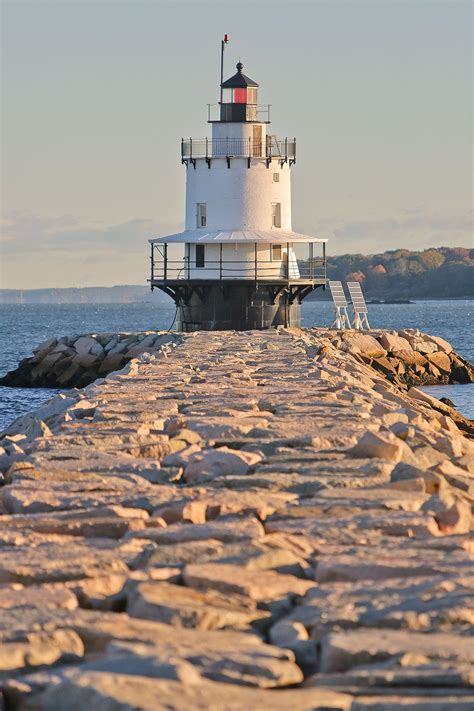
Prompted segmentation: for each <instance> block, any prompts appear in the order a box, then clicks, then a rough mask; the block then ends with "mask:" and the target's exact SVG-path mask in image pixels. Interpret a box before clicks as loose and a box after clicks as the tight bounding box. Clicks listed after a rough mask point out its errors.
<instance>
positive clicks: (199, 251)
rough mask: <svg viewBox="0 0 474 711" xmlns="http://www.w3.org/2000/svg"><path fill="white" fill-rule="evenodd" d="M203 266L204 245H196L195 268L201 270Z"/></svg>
mask: <svg viewBox="0 0 474 711" xmlns="http://www.w3.org/2000/svg"><path fill="white" fill-rule="evenodd" d="M204 265H205V245H203V244H197V245H196V268H197V269H202V268H203V267H204Z"/></svg>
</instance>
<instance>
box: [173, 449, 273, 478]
mask: <svg viewBox="0 0 474 711" xmlns="http://www.w3.org/2000/svg"><path fill="white" fill-rule="evenodd" d="M194 446H195V445H194ZM261 460H262V455H261V454H259V453H257V452H243V451H241V450H237V449H229V448H228V447H220V448H219V449H208V450H204V451H203V452H202V453H196V454H194V455H193V456H192V457H191V459H190V462H189V464H188V465H187V466H186V469H185V470H184V478H185V480H186V481H187V482H198V481H201V480H206V479H208V478H212V477H214V476H229V475H244V474H248V472H249V470H250V468H251V467H252V466H254V465H255V464H257V463H258V462H260V461H261Z"/></svg>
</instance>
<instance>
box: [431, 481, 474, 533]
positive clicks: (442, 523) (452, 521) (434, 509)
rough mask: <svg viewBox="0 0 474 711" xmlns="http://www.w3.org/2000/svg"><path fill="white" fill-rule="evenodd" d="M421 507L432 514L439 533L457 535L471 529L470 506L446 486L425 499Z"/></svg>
mask: <svg viewBox="0 0 474 711" xmlns="http://www.w3.org/2000/svg"><path fill="white" fill-rule="evenodd" d="M422 509H423V510H425V511H427V512H429V513H431V514H432V515H433V516H434V520H435V521H436V523H437V525H438V528H439V531H440V533H441V535H445V536H449V535H459V534H463V533H469V532H470V530H471V521H472V513H471V506H470V504H469V503H468V502H467V501H464V500H463V499H461V498H460V497H459V496H457V495H454V494H453V493H452V491H451V490H449V489H448V488H446V489H444V490H441V491H439V492H438V493H437V494H436V495H434V496H432V497H431V498H430V499H428V501H426V502H425V503H424V504H423V506H422Z"/></svg>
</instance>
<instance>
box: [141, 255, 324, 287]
mask: <svg viewBox="0 0 474 711" xmlns="http://www.w3.org/2000/svg"><path fill="white" fill-rule="evenodd" d="M191 279H192V280H195V279H207V280H212V281H214V280H218V281H223V280H225V279H233V280H238V279H252V280H254V281H274V282H280V281H291V282H299V281H301V282H308V281H309V282H313V281H315V282H318V283H320V284H324V283H326V260H325V259H324V258H320V257H312V258H309V259H306V260H295V259H294V258H293V259H291V258H290V259H287V258H285V256H284V257H283V259H282V260H281V261H280V260H278V261H276V262H275V261H270V260H262V259H261V258H259V257H258V253H257V258H256V259H248V260H228V259H225V260H222V259H220V260H207V259H206V261H205V264H204V267H197V266H196V262H195V260H194V259H193V258H191V259H189V258H187V257H183V258H182V259H168V258H167V256H166V250H165V251H164V252H163V251H160V250H156V249H153V251H152V264H151V281H152V282H166V281H178V280H179V281H180V280H191Z"/></svg>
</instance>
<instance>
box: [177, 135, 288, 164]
mask: <svg viewBox="0 0 474 711" xmlns="http://www.w3.org/2000/svg"><path fill="white" fill-rule="evenodd" d="M199 158H205V159H208V160H210V159H211V158H266V159H267V160H271V159H272V158H274V159H275V160H281V161H285V162H291V163H294V162H295V160H296V138H277V137H276V136H267V137H266V140H258V139H254V138H186V139H185V138H183V139H181V159H182V160H183V161H193V160H196V159H199Z"/></svg>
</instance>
